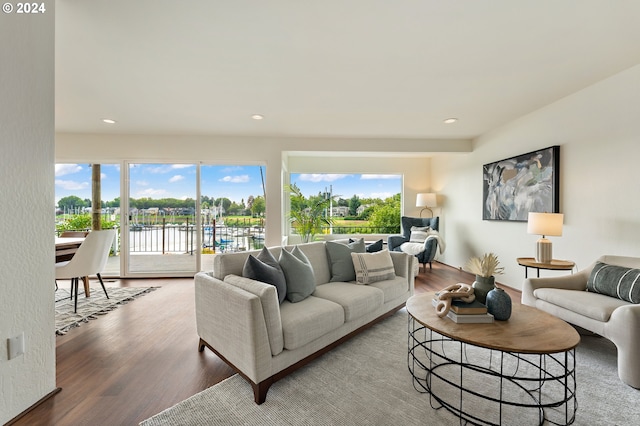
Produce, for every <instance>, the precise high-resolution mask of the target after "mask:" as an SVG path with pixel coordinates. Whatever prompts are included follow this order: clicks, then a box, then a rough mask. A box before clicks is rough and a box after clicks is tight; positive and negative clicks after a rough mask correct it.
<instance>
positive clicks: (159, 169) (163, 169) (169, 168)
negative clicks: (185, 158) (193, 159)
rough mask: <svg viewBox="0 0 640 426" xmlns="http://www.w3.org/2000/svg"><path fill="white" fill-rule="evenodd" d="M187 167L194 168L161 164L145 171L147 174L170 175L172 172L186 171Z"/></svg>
mask: <svg viewBox="0 0 640 426" xmlns="http://www.w3.org/2000/svg"><path fill="white" fill-rule="evenodd" d="M189 167H195V165H194V164H161V165H159V166H156V167H148V168H147V169H146V170H145V171H147V172H149V173H158V174H160V173H171V172H173V171H174V170H180V169H188V168H189Z"/></svg>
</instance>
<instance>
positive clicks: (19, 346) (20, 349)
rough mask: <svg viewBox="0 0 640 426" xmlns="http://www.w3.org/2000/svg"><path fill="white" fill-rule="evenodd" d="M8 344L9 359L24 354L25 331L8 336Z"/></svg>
mask: <svg viewBox="0 0 640 426" xmlns="http://www.w3.org/2000/svg"><path fill="white" fill-rule="evenodd" d="M7 346H8V348H9V359H13V358H16V357H18V356H20V355H22V354H24V332H22V333H20V334H18V335H17V336H15V337H10V338H8V339H7Z"/></svg>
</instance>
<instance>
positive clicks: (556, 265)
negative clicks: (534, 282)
mask: <svg viewBox="0 0 640 426" xmlns="http://www.w3.org/2000/svg"><path fill="white" fill-rule="evenodd" d="M516 260H517V261H518V265H520V266H524V277H525V278H528V275H529V274H528V271H529V268H534V269H536V270H537V271H538V278H540V269H548V270H553V271H571V273H573V268H575V267H576V264H575V262H572V261H570V260H557V259H552V260H551V262H549V263H540V262H536V259H535V258H533V257H519V258H518V259H516Z"/></svg>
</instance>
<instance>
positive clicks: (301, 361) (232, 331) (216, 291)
mask: <svg viewBox="0 0 640 426" xmlns="http://www.w3.org/2000/svg"><path fill="white" fill-rule="evenodd" d="M347 242H348V241H347ZM327 244H329V245H331V244H343V242H337V243H336V242H324V241H322V242H312V243H306V244H298V245H296V246H295V248H294V246H287V247H284V249H285V250H287V251H288V252H292V253H293V252H295V250H299V251H300V252H302V253H304V255H305V256H306V258H307V259H308V261H309V263H310V264H311V267H312V270H313V280H314V285H315V288H314V289H313V293H312V294H311V295H310V296H308V297H306V298H304V299H303V300H300V301H296V302H295V303H294V302H291V301H290V300H288V299H285V300H283V301H282V302H280V300H279V295H278V289H277V288H276V286H274V285H271V284H268V283H265V282H262V281H261V280H257V279H251V278H247V277H245V276H242V275H243V272H246V264H247V262H248V258H249V256H250V255H252V257H254V258H255V257H256V256H259V255H260V252H259V251H250V252H236V253H222V254H218V255H216V256H215V258H214V266H213V271H210V272H200V273H198V274H196V276H195V302H196V325H197V332H198V336H199V337H200V342H199V345H198V350H199V351H203V350H204V348H205V347H208V348H209V349H211V350H212V351H213V352H214V353H216V354H217V355H218V356H219V357H220V358H221V359H222V360H223V361H225V362H226V363H227V364H229V365H230V366H231V367H232V368H233V369H234V370H236V371H237V372H238V373H239V374H240V375H241V376H242V377H244V378H245V379H246V380H247V381H248V382H249V383H250V384H251V386H252V387H253V392H254V400H255V402H256V403H257V404H261V403H263V402H264V401H265V399H266V395H267V391H268V389H269V387H270V386H271V384H273V383H274V382H275V381H277V380H279V379H281V378H283V377H284V376H286V375H287V374H289V373H291V372H292V371H294V370H296V369H298V368H300V367H302V366H304V365H305V364H307V363H308V362H309V361H311V360H313V359H315V358H316V357H318V356H319V355H321V354H323V353H325V352H327V351H329V350H331V349H332V348H334V347H335V346H337V345H338V344H340V343H342V342H343V341H344V340H347V339H348V338H350V337H352V336H353V335H355V334H357V333H358V332H360V331H361V330H362V329H364V328H367V327H368V326H370V325H372V324H374V323H375V322H377V321H379V320H381V319H383V318H385V317H387V316H390V315H391V314H393V313H394V312H395V311H397V310H399V309H401V308H402V307H403V306H404V304H405V302H406V301H407V299H408V298H409V297H410V296H411V295H412V294H413V288H414V275H413V273H412V271H413V263H414V262H415V258H414V257H413V256H410V255H407V254H405V253H399V252H389V251H387V250H384V251H383V252H381V253H379V254H376V253H365V254H364V255H367V256H368V255H371V256H373V255H378V256H383V257H384V256H388V257H390V260H391V262H389V263H392V266H391V265H387V268H391V272H388V274H389V275H387V279H381V280H379V281H375V282H371V283H369V284H366V285H363V284H358V283H357V282H356V281H353V280H351V281H347V282H344V281H337V280H339V279H341V278H342V277H341V276H340V275H339V274H338V273H337V272H336V271H337V268H338V263H337V261H338V259H336V257H337V256H335V254H334V255H332V251H334V246H332V245H331V246H330V247H331V248H332V249H331V250H329V249H328V248H327V247H326V245H327ZM344 246H345V247H347V244H346V242H344ZM338 248H340V247H338ZM362 248H363V250H362V251H364V242H362ZM282 250H283V247H273V248H269V249H268V251H269V253H271V255H272V256H273V258H275V259H278V258H280V261H281V262H282V256H283V254H282ZM340 250H342V248H340ZM287 256H290V254H287ZM367 259H369V258H367ZM341 260H342V263H341V265H340V266H341V267H344V266H345V265H348V262H347V263H345V262H344V261H345V260H346V259H341ZM349 260H351V259H349ZM352 267H353V264H352ZM290 279H297V277H291V276H288V277H287V282H288V283H289V280H290ZM358 279H360V277H359V278H358ZM287 285H289V284H287ZM287 297H289V295H287Z"/></svg>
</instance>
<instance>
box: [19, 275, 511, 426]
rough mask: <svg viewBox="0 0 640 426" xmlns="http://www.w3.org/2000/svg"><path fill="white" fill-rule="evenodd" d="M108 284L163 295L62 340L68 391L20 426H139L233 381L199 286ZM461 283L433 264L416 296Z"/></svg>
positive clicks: (62, 377) (61, 376)
mask: <svg viewBox="0 0 640 426" xmlns="http://www.w3.org/2000/svg"><path fill="white" fill-rule="evenodd" d="M109 281H110V282H107V283H106V285H107V286H111V287H116V286H121V287H160V288H159V289H157V290H155V291H152V292H150V293H148V294H146V295H145V296H143V297H140V298H138V299H136V300H134V301H133V302H130V303H128V304H126V305H123V306H120V307H118V308H117V309H116V310H114V311H112V312H109V314H107V315H104V316H101V317H100V318H98V319H96V320H93V321H90V322H89V323H87V324H83V325H82V326H81V327H79V328H75V329H73V330H71V331H70V332H69V333H68V334H66V335H65V336H57V337H56V359H57V385H58V386H59V387H61V388H62V391H61V392H59V393H57V394H56V395H54V396H53V397H51V398H49V399H48V400H46V401H45V402H43V403H42V404H41V405H39V406H37V407H35V408H34V409H33V410H31V411H30V412H28V413H26V414H25V415H24V416H23V417H22V418H20V419H18V420H17V421H16V422H15V423H14V424H15V425H30V426H32V425H74V426H78V425H137V424H138V423H139V422H140V421H142V420H144V419H146V418H148V417H151V416H152V415H154V414H156V413H158V412H160V411H162V410H164V409H166V408H168V407H170V406H172V405H174V404H176V403H178V402H180V401H182V400H184V399H186V398H188V397H190V396H192V395H194V394H196V393H198V392H200V391H202V390H204V389H206V388H208V387H210V386H212V385H214V384H216V383H218V382H220V381H222V380H224V379H226V378H227V377H229V376H231V375H232V374H233V371H232V370H231V369H230V368H229V367H227V366H226V364H224V363H223V362H222V361H220V360H219V359H218V358H217V357H216V356H215V355H213V354H212V353H211V351H209V350H205V351H204V352H203V353H200V352H198V351H197V346H198V337H197V334H196V329H195V312H194V309H195V308H194V286H193V279H136V280H124V279H123V280H109ZM458 282H465V283H471V282H473V275H471V274H468V273H465V272H461V271H459V270H458V269H455V268H452V267H449V266H446V265H443V264H440V263H434V264H433V269H432V270H429V267H428V266H427V269H426V271H425V270H422V269H421V272H420V274H419V275H418V277H416V292H425V291H431V290H439V289H441V288H443V287H446V286H448V285H450V284H455V283H458ZM507 290H508V292H509V293H510V295H511V296H512V298H513V300H514V301H515V300H520V294H519V292H517V291H515V290H511V289H507ZM247 398H249V399H251V398H252V395H247Z"/></svg>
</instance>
